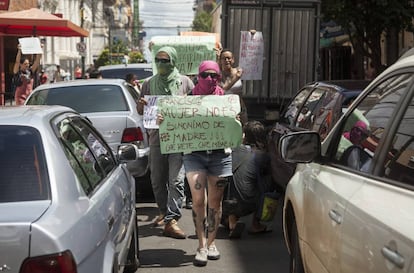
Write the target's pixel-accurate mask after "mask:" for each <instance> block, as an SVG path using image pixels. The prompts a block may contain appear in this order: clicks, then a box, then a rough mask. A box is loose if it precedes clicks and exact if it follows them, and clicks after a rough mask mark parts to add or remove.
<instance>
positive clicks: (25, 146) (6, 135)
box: [0, 125, 50, 203]
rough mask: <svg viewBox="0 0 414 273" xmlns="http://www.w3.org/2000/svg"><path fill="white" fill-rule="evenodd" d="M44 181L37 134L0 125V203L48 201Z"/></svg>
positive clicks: (39, 141) (46, 179)
mask: <svg viewBox="0 0 414 273" xmlns="http://www.w3.org/2000/svg"><path fill="white" fill-rule="evenodd" d="M48 181H49V180H48V177H47V168H46V160H45V156H44V151H43V146H42V141H41V137H40V134H39V132H38V131H37V130H36V129H34V128H32V127H26V126H12V125H2V126H0V203H5V202H21V201H35V200H48V199H50V195H49V182H48Z"/></svg>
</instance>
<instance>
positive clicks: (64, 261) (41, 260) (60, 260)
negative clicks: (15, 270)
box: [20, 250, 77, 273]
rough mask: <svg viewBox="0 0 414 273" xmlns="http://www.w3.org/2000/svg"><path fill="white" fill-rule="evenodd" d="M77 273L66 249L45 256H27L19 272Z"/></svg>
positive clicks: (73, 261) (70, 254) (71, 257)
mask: <svg viewBox="0 0 414 273" xmlns="http://www.w3.org/2000/svg"><path fill="white" fill-rule="evenodd" d="M44 272H48V273H77V270H76V263H75V260H74V259H73V256H72V253H71V252H70V251H69V250H66V251H65V252H62V253H56V254H52V255H47V256H39V257H34V258H27V259H26V260H25V261H24V262H23V264H22V267H21V268H20V273H44Z"/></svg>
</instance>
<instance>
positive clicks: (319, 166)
mask: <svg viewBox="0 0 414 273" xmlns="http://www.w3.org/2000/svg"><path fill="white" fill-rule="evenodd" d="M413 95H414V56H409V57H405V58H403V59H401V60H399V61H397V62H396V63H395V64H394V65H392V66H391V67H389V68H388V69H387V70H386V71H384V72H383V73H382V74H381V75H379V76H378V77H377V78H376V79H375V80H374V81H373V82H372V83H371V84H370V85H369V86H368V87H367V88H366V89H365V90H364V92H363V93H361V95H360V96H359V97H358V98H357V99H356V101H355V102H354V103H353V104H352V105H351V106H350V108H349V109H348V111H347V112H346V113H345V114H344V115H343V117H342V118H341V119H340V120H339V121H338V123H337V124H336V125H335V127H334V128H333V130H332V131H331V132H330V133H329V135H328V136H327V137H326V139H325V140H324V141H323V142H322V144H321V143H320V137H319V135H318V134H317V133H316V132H309V131H308V132H296V133H291V134H288V135H285V136H283V137H282V138H281V140H280V143H279V148H280V153H281V155H282V157H283V158H284V159H285V160H286V161H287V162H292V163H299V164H298V165H297V169H296V171H295V174H294V175H293V177H292V178H291V180H290V181H289V183H288V185H287V189H286V194H285V200H284V208H283V227H284V236H285V241H286V244H287V247H288V250H289V252H290V257H291V261H290V264H291V267H290V272H292V273H293V272H295V273H299V272H306V273H323V272H329V273H336V272H341V273H356V272H364V273H367V272H373V273H374V272H375V273H383V272H414V97H413Z"/></svg>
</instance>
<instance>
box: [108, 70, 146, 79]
mask: <svg viewBox="0 0 414 273" xmlns="http://www.w3.org/2000/svg"><path fill="white" fill-rule="evenodd" d="M101 73H102V78H108V79H124V80H125V78H126V75H127V74H130V73H131V74H134V75H135V76H136V77H137V79H139V80H142V79H145V78H148V77H151V76H152V69H151V68H132V67H131V68H130V67H125V68H114V69H102V70H101Z"/></svg>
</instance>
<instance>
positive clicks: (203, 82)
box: [192, 61, 224, 95]
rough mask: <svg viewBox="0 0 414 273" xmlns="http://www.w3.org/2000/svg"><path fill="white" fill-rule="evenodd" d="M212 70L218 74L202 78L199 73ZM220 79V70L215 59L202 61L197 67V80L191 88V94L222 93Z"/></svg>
mask: <svg viewBox="0 0 414 273" xmlns="http://www.w3.org/2000/svg"><path fill="white" fill-rule="evenodd" d="M207 70H213V71H214V72H216V73H217V75H219V77H217V78H211V77H210V76H208V77H207V78H205V79H204V78H203V77H201V76H200V73H202V72H204V71H207ZM220 79H221V71H220V67H219V65H218V64H217V63H216V62H215V61H203V62H201V64H200V66H199V68H198V82H197V85H196V86H195V87H194V89H193V92H192V93H193V95H224V90H223V89H222V88H221V87H220V86H219V82H220Z"/></svg>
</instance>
